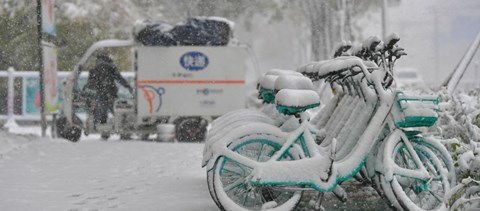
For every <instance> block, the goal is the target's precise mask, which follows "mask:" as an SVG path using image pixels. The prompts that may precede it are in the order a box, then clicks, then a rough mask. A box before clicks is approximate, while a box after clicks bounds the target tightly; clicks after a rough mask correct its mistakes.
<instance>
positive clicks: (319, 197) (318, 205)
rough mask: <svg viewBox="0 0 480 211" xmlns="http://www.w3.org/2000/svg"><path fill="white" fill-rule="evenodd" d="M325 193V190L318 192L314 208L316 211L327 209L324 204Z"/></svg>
mask: <svg viewBox="0 0 480 211" xmlns="http://www.w3.org/2000/svg"><path fill="white" fill-rule="evenodd" d="M324 195H325V194H324V193H323V192H318V194H317V201H316V202H315V207H314V208H313V209H314V210H315V211H325V208H323V206H322V201H323V196H324Z"/></svg>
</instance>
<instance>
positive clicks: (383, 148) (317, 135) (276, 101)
mask: <svg viewBox="0 0 480 211" xmlns="http://www.w3.org/2000/svg"><path fill="white" fill-rule="evenodd" d="M399 40H400V38H399V36H398V35H396V34H392V35H390V36H389V37H387V38H386V39H385V40H384V41H382V40H380V39H379V38H378V37H370V38H368V39H367V40H365V42H363V44H362V46H360V47H355V48H352V46H351V45H350V44H349V43H344V44H343V45H342V46H341V47H339V48H338V50H337V51H336V52H335V58H333V59H330V60H325V61H319V62H312V63H309V64H306V65H303V66H301V67H299V68H297V69H296V71H286V70H272V71H269V72H267V73H266V74H265V75H264V76H263V77H262V78H261V79H260V80H259V83H258V94H259V98H260V99H261V100H262V101H263V103H264V104H263V107H262V108H261V109H259V110H253V109H251V110H249V109H244V110H237V111H233V112H230V113H227V114H225V115H223V116H222V117H220V118H218V119H217V120H215V121H214V122H213V123H212V127H211V129H210V131H209V134H208V137H207V141H206V144H205V149H204V154H203V166H204V167H206V170H207V183H208V188H209V191H210V194H211V196H212V199H213V200H214V201H215V203H216V205H217V206H218V207H219V208H220V209H221V210H234V211H236V210H294V209H295V208H296V206H297V205H298V203H299V202H300V201H301V198H302V195H303V194H304V193H306V192H314V193H316V194H313V195H315V198H314V200H315V204H314V206H313V209H316V210H321V209H322V200H323V197H324V193H325V192H332V193H333V194H334V195H335V196H337V197H338V198H339V199H340V200H342V201H344V200H346V198H347V197H346V195H347V194H346V191H345V190H344V188H343V187H342V185H343V182H344V181H346V180H349V179H351V178H355V179H357V180H362V181H368V183H369V184H371V185H372V186H373V187H374V188H375V189H376V190H377V192H378V193H379V194H380V195H381V196H382V197H383V198H385V199H386V201H387V202H388V205H389V206H390V207H391V208H393V209H395V210H436V209H440V208H442V207H444V203H443V201H444V199H443V198H444V196H445V193H446V192H447V191H448V190H449V189H450V187H451V186H453V185H455V181H456V178H455V171H454V167H453V162H452V159H451V157H450V155H449V153H448V151H447V150H446V148H445V147H444V146H443V145H442V144H441V143H439V142H438V140H437V139H435V138H432V137H429V136H428V134H424V133H422V131H424V129H425V128H428V127H431V126H433V125H434V124H435V122H436V120H437V118H438V114H437V111H438V98H437V97H435V96H416V95H412V94H409V93H406V92H401V91H399V90H397V88H396V84H395V72H394V64H395V62H396V61H397V59H399V58H401V57H402V56H405V55H406V53H405V52H404V49H403V48H400V47H399V46H398V41H399ZM317 84H327V85H328V86H329V88H330V89H331V90H332V92H333V97H332V98H331V99H330V100H328V102H327V103H325V105H321V102H320V96H319V94H321V93H319V92H320V91H319V88H318V86H317ZM306 195H309V196H311V195H312V194H306Z"/></svg>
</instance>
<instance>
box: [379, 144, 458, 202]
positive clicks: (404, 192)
mask: <svg viewBox="0 0 480 211" xmlns="http://www.w3.org/2000/svg"><path fill="white" fill-rule="evenodd" d="M412 146H413V148H414V151H415V152H416V153H417V155H418V156H419V158H420V160H421V162H422V165H424V166H425V167H426V169H427V171H428V172H429V173H430V174H431V175H435V179H432V180H429V181H423V180H421V179H417V178H413V177H404V176H400V175H396V174H394V175H393V180H392V181H390V182H389V183H388V182H386V180H385V178H384V176H383V175H381V178H380V179H381V181H382V189H383V191H384V192H385V193H386V194H385V197H386V198H387V199H388V200H389V201H390V202H395V201H397V202H398V204H399V205H400V206H401V208H402V209H404V210H436V209H439V208H440V207H442V206H443V205H444V203H443V196H444V195H445V193H446V192H447V191H448V189H449V186H450V185H449V181H448V175H447V173H446V172H447V168H446V167H445V164H442V161H441V159H439V158H438V156H437V155H436V154H435V153H434V152H433V151H432V150H431V149H429V148H430V147H428V146H425V145H421V144H418V143H416V142H412ZM409 154H410V153H409V152H408V151H407V150H406V149H405V144H404V142H398V143H397V144H396V146H395V147H394V151H393V152H392V153H391V155H392V157H393V161H394V162H395V164H396V165H399V166H401V167H403V168H408V169H415V168H417V167H416V166H415V165H416V164H415V163H414V162H413V161H412V159H413V158H412V157H411V155H409ZM388 193H390V194H388ZM391 193H393V194H391Z"/></svg>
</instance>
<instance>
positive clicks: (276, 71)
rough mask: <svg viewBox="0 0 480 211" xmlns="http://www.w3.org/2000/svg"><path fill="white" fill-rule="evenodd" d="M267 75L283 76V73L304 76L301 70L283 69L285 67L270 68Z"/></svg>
mask: <svg viewBox="0 0 480 211" xmlns="http://www.w3.org/2000/svg"><path fill="white" fill-rule="evenodd" d="M265 75H276V76H281V75H296V76H303V75H302V74H301V73H299V72H295V71H293V70H283V69H270V70H269V71H268V72H267V73H265Z"/></svg>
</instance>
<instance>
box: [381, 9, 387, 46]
mask: <svg viewBox="0 0 480 211" xmlns="http://www.w3.org/2000/svg"><path fill="white" fill-rule="evenodd" d="M387 22H388V12H387V0H383V1H382V38H383V40H385V38H387V31H388V29H387Z"/></svg>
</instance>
